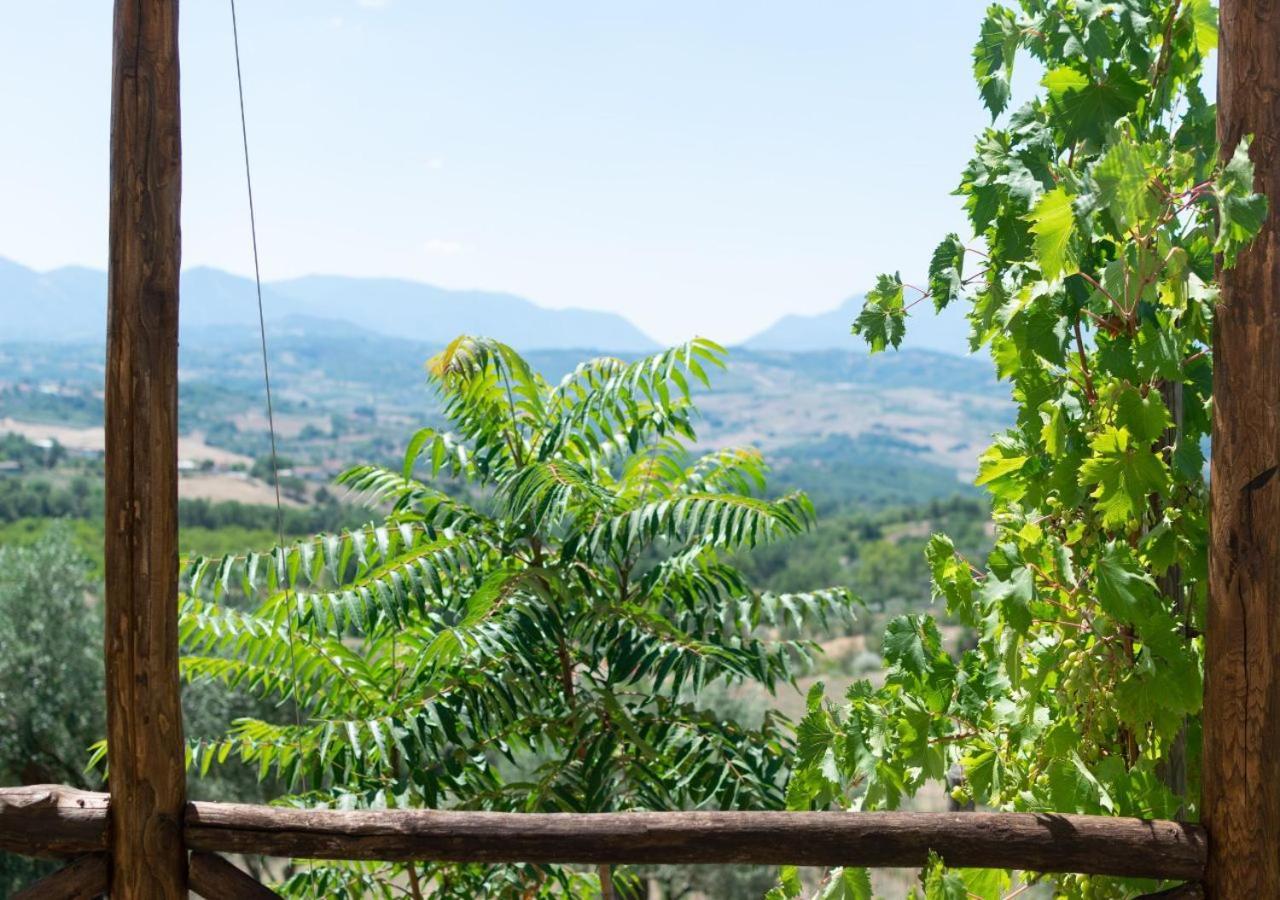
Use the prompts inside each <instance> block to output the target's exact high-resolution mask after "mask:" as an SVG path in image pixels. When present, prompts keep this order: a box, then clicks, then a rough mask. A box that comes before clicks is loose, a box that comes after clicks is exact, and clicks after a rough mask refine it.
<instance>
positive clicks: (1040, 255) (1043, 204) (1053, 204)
mask: <svg viewBox="0 0 1280 900" xmlns="http://www.w3.org/2000/svg"><path fill="white" fill-rule="evenodd" d="M1071 200H1072V197H1071V195H1070V194H1068V193H1067V190H1066V188H1063V187H1056V188H1054V189H1053V190H1051V191H1049V192H1048V193H1046V194H1045V195H1044V196H1043V197H1041V198H1040V202H1039V203H1037V204H1036V206H1035V209H1033V210H1032V211H1031V212H1030V213H1029V214H1028V215H1027V221H1029V222H1030V223H1031V231H1032V232H1033V233H1034V234H1035V248H1036V260H1037V261H1038V263H1039V265H1040V272H1041V274H1043V275H1044V277H1045V279H1047V280H1049V281H1052V280H1054V279H1056V278H1059V277H1060V276H1062V275H1069V274H1071V273H1072V272H1074V271H1075V268H1076V267H1075V264H1074V262H1073V261H1072V260H1071V254H1070V244H1071V234H1072V232H1073V231H1074V230H1075V213H1074V211H1073V210H1072V208H1071Z"/></svg>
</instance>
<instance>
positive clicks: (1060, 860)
mask: <svg viewBox="0 0 1280 900" xmlns="http://www.w3.org/2000/svg"><path fill="white" fill-rule="evenodd" d="M109 813H110V802H109V797H108V795H107V794H99V793H91V792H86V791H78V790H74V789H71V788H65V787H61V786H58V785H40V786H35V787H22V788H6V789H0V849H4V850H8V851H11V852H17V853H25V854H29V855H42V856H48V855H56V856H71V855H86V856H87V857H88V858H91V859H92V858H98V857H97V856H96V855H98V854H101V853H103V852H104V851H106V850H107V847H108V842H107V823H108V817H109ZM182 833H183V838H184V842H185V844H186V846H187V848H188V849H190V850H192V851H195V852H197V853H199V852H203V853H205V854H206V855H207V854H211V853H235V854H256V855H264V856H280V857H296V858H305V859H355V860H385V861H393V862H407V861H432V862H480V863H510V862H523V863H582V864H603V863H618V864H658V863H684V864H689V863H697V864H716V863H719V864H735V865H744V864H755V865H783V864H791V865H800V866H912V867H919V866H922V865H924V863H925V861H926V860H927V858H928V856H929V854H930V853H931V852H933V853H937V854H939V855H940V856H941V857H942V858H943V859H944V860H945V861H946V862H947V864H948V865H953V866H962V867H976V868H1000V869H1023V870H1032V871H1036V872H1079V873H1083V874H1089V875H1116V876H1126V877H1135V878H1157V879H1166V880H1176V881H1181V880H1190V881H1195V880H1197V879H1199V878H1200V877H1202V876H1203V874H1204V868H1205V862H1206V860H1207V858H1208V841H1207V839H1206V837H1205V833H1204V830H1203V829H1202V828H1200V827H1199V826H1197V825H1191V824H1185V823H1180V822H1168V821H1150V820H1143V819H1128V818H1112V817H1107V816H1076V815H1062V814H1058V813H982V812H963V813H913V812H866V813H842V812H634V813H584V814H574V813H552V814H540V813H491V812H454V811H434V810H379V811H345V810H301V809H286V808H280V807H273V806H251V805H246V804H236V803H189V804H187V807H186V817H185V821H184V823H183V829H182ZM211 862H212V861H211V860H209V859H208V858H205V859H204V861H203V862H202V863H201V865H202V866H204V867H205V868H210V864H211ZM76 865H77V866H80V867H83V866H84V864H83V863H77V864H76ZM212 867H213V868H215V869H218V866H217V864H216V863H213V864H212ZM95 871H96V869H95ZM237 872H238V870H237ZM224 874H226V875H230V873H224ZM230 877H235V876H230ZM243 877H247V876H243ZM205 896H206V898H207V900H221V898H222V897H224V896H226V897H229V896H238V895H236V894H214V895H209V894H205Z"/></svg>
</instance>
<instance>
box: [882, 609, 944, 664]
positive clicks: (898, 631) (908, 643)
mask: <svg viewBox="0 0 1280 900" xmlns="http://www.w3.org/2000/svg"><path fill="white" fill-rule="evenodd" d="M929 621H930V622H932V621H933V620H932V619H931V618H930V619H929ZM932 655H933V654H932V653H930V652H929V651H928V650H927V649H926V648H925V636H924V634H922V631H921V628H920V619H919V617H916V616H898V617H897V618H896V619H894V620H892V621H891V622H890V623H889V625H888V627H887V628H886V629H885V633H884V658H885V662H887V663H889V664H890V665H891V666H897V667H898V668H900V669H902V670H903V671H905V672H909V673H911V674H912V675H915V676H918V677H922V676H924V675H926V674H928V672H929V670H930V668H931V662H932Z"/></svg>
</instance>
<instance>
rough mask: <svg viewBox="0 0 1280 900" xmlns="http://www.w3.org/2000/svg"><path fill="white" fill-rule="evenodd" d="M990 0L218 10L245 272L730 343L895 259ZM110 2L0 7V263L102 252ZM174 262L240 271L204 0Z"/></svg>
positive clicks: (222, 4)
mask: <svg viewBox="0 0 1280 900" xmlns="http://www.w3.org/2000/svg"><path fill="white" fill-rule="evenodd" d="M985 5H986V0H897V2H894V3H883V2H864V0H842V2H836V0H830V2H817V0H787V2H782V0H777V2H750V0H734V2H728V0H725V2H718V0H717V2H712V0H701V2H698V0H679V2H676V0H649V2H637V0H633V2H629V3H623V2H602V0H597V2H568V0H547V2H541V3H531V2H527V0H509V2H496V0H495V2H469V3H459V2H437V0H239V13H240V28H241V42H242V51H243V54H244V68H245V78H246V82H247V83H246V92H247V99H248V104H249V128H250V135H249V137H250V141H251V148H252V151H253V154H254V167H255V172H254V177H255V182H256V189H257V195H258V196H257V199H258V215H259V229H260V244H261V248H262V262H263V274H264V277H267V278H282V277H289V276H294V275H300V274H305V273H315V272H320V273H338V274H351V275H388V276H402V277H407V278H413V279H417V280H422V281H429V282H433V283H436V284H440V285H444V286H447V287H474V288H486V289H500V290H509V291H512V292H515V293H519V294H522V295H525V296H527V297H529V298H531V299H533V300H535V301H536V302H538V303H541V304H543V305H546V306H555V307H563V306H579V307H587V308H593V309H606V310H614V311H618V312H621V313H623V314H625V315H626V316H628V317H629V318H630V319H631V320H632V321H634V322H636V323H637V324H638V325H639V326H640V327H642V328H643V329H645V330H646V331H648V332H649V333H650V334H652V335H653V336H654V337H656V338H658V339H661V340H676V339H680V338H683V337H686V336H688V335H689V334H691V333H694V332H699V333H704V334H709V335H711V336H714V337H716V338H718V339H721V340H725V341H735V340H739V339H741V338H744V337H746V336H748V335H749V334H751V333H753V332H755V331H758V330H759V329H760V328H762V327H764V326H766V325H768V324H769V323H770V322H772V321H773V320H774V319H776V318H777V317H778V316H780V315H782V314H783V313H787V312H795V313H810V312H819V311H823V310H826V309H830V308H832V307H834V306H835V305H836V304H837V303H839V302H840V301H841V300H842V299H843V298H845V297H846V296H848V295H849V294H851V293H854V292H856V291H860V290H862V289H865V287H866V286H867V285H868V284H869V283H870V281H871V279H872V277H873V276H874V274H875V273H876V272H878V271H881V270H885V269H894V268H900V269H902V270H903V273H904V276H906V275H908V274H916V273H918V272H919V271H920V270H921V269H922V268H923V267H924V265H925V263H926V261H927V256H928V253H929V252H930V250H931V249H932V247H933V245H934V243H935V242H936V241H937V239H938V238H939V237H940V236H941V235H942V234H943V233H944V232H946V231H948V230H951V229H955V228H959V227H960V226H961V224H962V217H961V214H960V209H959V204H958V202H957V200H956V199H955V198H952V197H950V196H949V192H950V190H951V189H952V187H953V186H954V185H955V184H956V182H957V180H958V174H959V171H960V169H961V167H962V166H963V164H964V162H965V160H966V159H967V158H968V151H969V149H970V147H971V145H972V138H973V135H974V133H975V132H976V131H977V130H978V129H980V128H981V127H982V126H983V125H984V124H985V123H986V115H985V113H984V112H983V111H982V109H981V106H980V104H979V102H978V99H977V94H976V91H975V89H974V87H973V84H972V80H971V78H970V75H969V53H970V48H971V47H972V44H973V41H974V38H975V37H976V34H977V27H978V22H979V19H980V17H981V12H982V9H983V8H984V6H985ZM110 6H111V4H110V3H108V2H107V0H42V2H40V3H25V4H17V3H11V4H8V5H7V8H6V10H5V12H6V17H5V18H6V22H5V26H4V29H3V31H2V32H0V72H2V73H3V83H4V84H5V85H6V89H5V92H4V106H5V113H6V120H7V121H8V122H9V123H10V124H9V128H8V130H7V134H6V135H5V139H4V141H3V142H2V143H0V198H2V200H0V202H3V213H2V214H0V256H5V257H9V258H12V259H15V260H17V261H18V262H21V263H24V264H26V265H30V266H34V267H36V268H41V269H44V268H51V267H54V266H58V265H63V264H67V263H78V264H84V265H91V266H95V267H103V265H104V263H105V247H106V221H107V220H106V195H107V192H106V172H107V156H106V151H107V113H108V103H109V68H110ZM182 16H183V20H182V52H183V61H182V65H183V73H182V74H183V104H184V108H183V113H184V129H185V132H184V143H185V165H186V169H185V198H184V210H183V226H184V236H185V245H184V246H185V251H184V263H185V264H186V265H200V264H207V265H214V266H218V267H221V268H224V269H228V270H231V271H234V272H238V273H248V272H250V271H251V258H250V255H249V243H248V233H247V226H246V219H247V215H246V206H245V200H244V185H243V172H242V169H241V160H240V155H239V154H240V144H239V141H240V136H239V120H238V118H237V112H236V108H235V80H234V78H235V76H234V68H233V59H232V46H231V31H230V15H229V12H228V6H227V2H226V0H187V2H186V3H184V5H183V10H182Z"/></svg>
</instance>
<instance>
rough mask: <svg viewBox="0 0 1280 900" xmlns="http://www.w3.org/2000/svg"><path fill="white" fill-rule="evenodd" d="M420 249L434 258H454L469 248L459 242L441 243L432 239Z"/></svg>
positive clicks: (441, 241)
mask: <svg viewBox="0 0 1280 900" xmlns="http://www.w3.org/2000/svg"><path fill="white" fill-rule="evenodd" d="M422 249H423V250H426V251H427V252H428V253H430V254H433V255H435V256H455V255H457V254H459V253H461V252H463V251H464V250H467V249H469V248H468V247H467V245H466V244H463V243H462V242H460V241H443V240H440V239H438V238H433V239H431V240H429V241H427V242H426V243H425V244H423V245H422Z"/></svg>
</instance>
